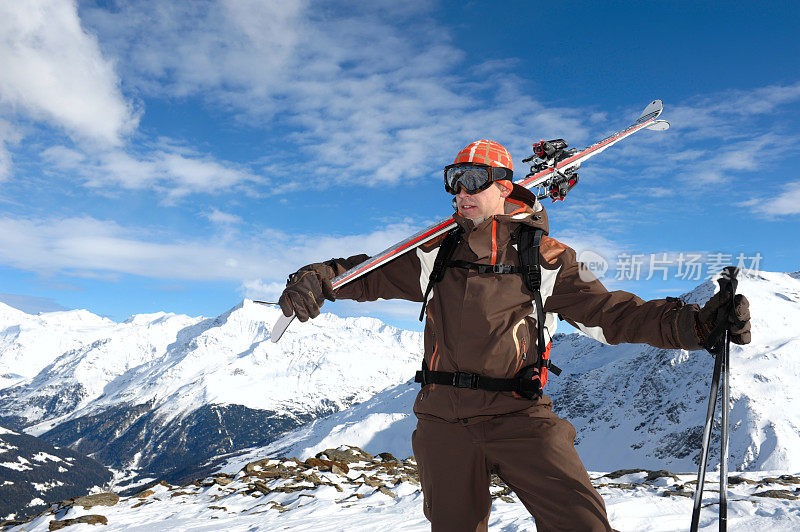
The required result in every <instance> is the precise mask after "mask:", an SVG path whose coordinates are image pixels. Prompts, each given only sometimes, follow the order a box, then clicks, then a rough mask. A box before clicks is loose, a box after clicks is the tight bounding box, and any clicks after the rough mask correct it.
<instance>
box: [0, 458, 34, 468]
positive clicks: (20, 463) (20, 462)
mask: <svg viewBox="0 0 800 532" xmlns="http://www.w3.org/2000/svg"><path fill="white" fill-rule="evenodd" d="M0 467H7V468H9V469H13V470H15V471H30V470H32V469H33V468H32V467H31V463H30V462H29V461H27V460H26V459H25V458H23V457H22V456H17V461H16V462H0Z"/></svg>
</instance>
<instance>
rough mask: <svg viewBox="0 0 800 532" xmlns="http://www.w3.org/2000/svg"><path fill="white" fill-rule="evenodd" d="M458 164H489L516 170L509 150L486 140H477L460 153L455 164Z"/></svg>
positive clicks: (497, 143)
mask: <svg viewBox="0 0 800 532" xmlns="http://www.w3.org/2000/svg"><path fill="white" fill-rule="evenodd" d="M458 163H478V164H488V165H489V166H494V167H502V168H508V169H509V170H511V171H513V170H514V163H513V162H512V161H511V154H510V153H508V150H507V149H505V148H504V147H503V145H502V144H500V143H499V142H495V141H493V140H486V139H481V140H476V141H475V142H473V143H472V144H470V145H468V146H467V147H466V148H464V149H463V150H461V151H460V152H458V155H456V160H455V161H453V164H458Z"/></svg>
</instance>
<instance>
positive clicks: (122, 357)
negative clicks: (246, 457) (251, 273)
mask: <svg viewBox="0 0 800 532" xmlns="http://www.w3.org/2000/svg"><path fill="white" fill-rule="evenodd" d="M279 313H280V310H279V309H277V308H275V307H264V306H262V305H257V304H254V303H252V302H251V301H244V302H243V303H242V304H240V305H237V306H236V307H234V308H232V309H230V310H229V311H228V312H226V313H224V314H222V315H220V316H218V317H216V318H190V317H188V316H177V315H173V314H163V313H160V314H154V315H144V316H141V315H140V316H135V317H133V318H131V319H129V320H127V321H125V322H123V323H119V324H118V323H114V322H111V321H110V320H108V321H107V322H105V321H102V320H104V319H103V318H98V320H101V321H100V322H99V323H98V321H97V320H94V321H92V320H91V319H90V318H89V317H86V316H85V318H87V319H88V321H90V322H91V323H92V326H91V327H90V328H88V330H87V331H86V338H87V341H86V342H84V343H81V342H80V341H79V340H74V341H72V342H67V344H68V347H69V349H68V350H67V351H65V352H64V353H61V354H60V355H59V356H56V357H52V353H48V355H47V356H51V358H52V361H51V362H50V363H49V364H48V365H47V366H46V367H44V368H43V369H42V370H41V371H40V372H39V373H38V374H37V375H35V376H34V377H33V378H29V379H27V380H26V381H24V382H22V383H18V384H16V385H14V386H10V387H6V388H4V389H0V419H1V420H3V421H4V422H5V423H6V424H7V425H10V426H12V427H15V428H17V429H20V428H24V429H25V430H26V431H27V432H28V433H30V434H35V435H40V436H42V437H43V438H45V439H47V440H49V441H52V442H54V443H57V444H58V445H63V446H70V447H73V448H75V449H77V450H79V451H80V452H84V453H86V454H91V455H92V456H94V457H96V458H98V459H99V460H100V461H101V462H103V463H104V464H106V465H109V466H112V467H114V468H116V469H130V468H133V469H137V470H139V471H141V473H142V474H143V475H149V476H156V477H159V478H161V477H163V478H168V479H171V480H172V481H180V480H183V479H185V478H190V477H193V476H196V475H197V474H198V473H199V472H200V471H201V470H200V469H199V468H201V467H202V464H203V463H205V462H206V461H208V460H211V459H213V458H214V457H215V456H217V455H219V454H222V453H227V452H231V451H236V450H237V449H242V448H246V447H252V446H254V445H263V444H265V443H268V442H269V441H272V440H273V439H275V438H276V437H277V436H279V435H280V434H282V433H283V432H286V431H287V430H289V429H292V428H295V427H297V426H299V425H301V424H303V423H306V422H308V421H311V420H313V419H315V418H317V417H320V416H325V415H328V414H331V413H333V412H336V411H338V410H340V409H342V408H346V407H347V406H349V405H351V404H353V403H356V402H360V401H363V400H366V399H368V398H369V397H371V396H372V395H373V394H375V393H376V392H378V391H380V390H382V389H384V388H386V387H388V386H392V385H394V384H397V383H398V382H402V381H403V380H404V379H405V378H407V376H408V375H410V374H412V373H413V371H414V369H415V368H416V366H417V364H418V363H419V360H420V359H421V338H420V334H419V333H413V332H408V331H403V330H400V329H396V328H393V327H389V326H387V325H385V324H383V323H381V322H380V321H378V320H375V319H371V318H347V319H342V318H338V317H336V316H333V315H329V314H323V315H322V316H320V317H319V318H317V319H315V320H313V321H312V322H308V323H305V324H300V323H298V324H296V326H295V327H292V329H291V330H290V331H289V332H288V333H287V334H286V336H285V337H284V338H283V339H282V340H281V342H280V343H279V344H273V343H272V342H270V341H269V338H270V330H271V326H272V324H273V323H274V322H275V320H276V319H277V316H278V314H279ZM9 314H10V315H11V317H12V318H14V319H17V320H27V322H26V323H25V327H27V328H28V330H29V331H32V330H33V329H34V328H35V327H34V326H35V323H34V324H33V325H32V324H31V321H34V322H35V320H31V319H30V318H28V317H27V315H26V316H23V317H21V318H20V316H19V315H17V314H14V313H13V312H12V313H2V312H0V317H6V319H8V315H9ZM62 314H66V315H69V313H62ZM34 318H38V317H34ZM40 322H41V323H51V322H52V319H49V318H47V317H45V319H43V320H40ZM61 325H62V326H63V328H64V329H67V330H69V327H68V326H66V325H63V324H61ZM14 327H15V325H14V324H13V323H0V331H5V334H6V337H5V342H6V345H9V344H10V345H15V346H17V347H16V348H15V351H14V352H15V353H16V352H18V351H24V345H25V340H26V339H25V338H21V339H20V338H19V337H17V338H12V339H10V340H9V337H10V336H12V335H13V331H14ZM29 334H30V335H33V334H34V333H33V332H29ZM66 336H67V337H68V338H69V334H67V335H66ZM29 341H30V340H29ZM31 344H32V345H34V346H36V345H41V342H39V343H36V342H31ZM57 345H65V344H64V343H62V344H57ZM35 355H36V358H37V360H43V359H45V358H47V356H46V355H43V354H41V353H36V354H35ZM5 359H6V357H5V354H4V352H1V351H0V362H3V361H4V360H5ZM3 363H5V364H6V365H7V366H10V367H11V368H13V369H16V366H14V365H13V364H11V363H8V362H3Z"/></svg>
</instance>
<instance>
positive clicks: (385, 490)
mask: <svg viewBox="0 0 800 532" xmlns="http://www.w3.org/2000/svg"><path fill="white" fill-rule="evenodd" d="M378 491H379V492H381V493H383V494H384V495H388V496H389V497H391V498H392V499H396V498H397V495H395V493H394V492H393V491H392V490H390V489H389V488H387V487H386V486H381V487H380V488H378Z"/></svg>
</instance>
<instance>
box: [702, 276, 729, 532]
mask: <svg viewBox="0 0 800 532" xmlns="http://www.w3.org/2000/svg"><path fill="white" fill-rule="evenodd" d="M738 273H739V269H738V268H735V267H733V266H728V267H727V268H725V269H724V270H723V272H722V275H721V276H720V278H719V279H718V282H719V289H720V292H722V291H727V292H728V293H729V294H730V296H729V302H728V307H727V308H725V307H723V308H720V309H719V311H718V313H717V324H716V326H715V327H714V329H713V330H712V331H711V333H710V334H709V335H708V338H707V339H706V342H705V344H704V347H705V348H706V349H707V350H708V352H709V353H711V354H712V355H714V356H715V360H714V373H713V375H712V377H711V392H710V393H709V396H708V409H707V410H706V422H705V426H704V427H703V443H702V448H701V452H700V466H699V469H698V471H697V487H696V488H695V492H694V508H693V509H692V524H691V527H690V530H691V532H697V527H698V526H699V523H700V504H701V502H702V500H703V485H704V482H705V477H706V467H707V464H708V447H709V443H710V441H711V424H712V422H713V420H714V410H716V406H717V393H718V391H719V386H720V380H721V379H720V377H721V375H722V373H723V372H724V374H725V378H724V380H722V382H723V390H722V392H723V399H722V400H723V406H722V441H721V445H720V447H721V450H720V452H721V457H720V478H719V483H720V508H719V529H720V531H721V532H724V531H725V530H726V529H727V519H728V494H727V490H728V413H729V408H730V406H729V404H730V403H729V401H730V392H729V384H730V381H729V379H728V365H729V363H730V338H729V337H728V314H729V313H730V311H731V309H732V307H733V304H734V303H733V298H734V295H735V294H736V287H737V284H738V281H737V279H736V276H737V274H738ZM720 340H721V341H720Z"/></svg>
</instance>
